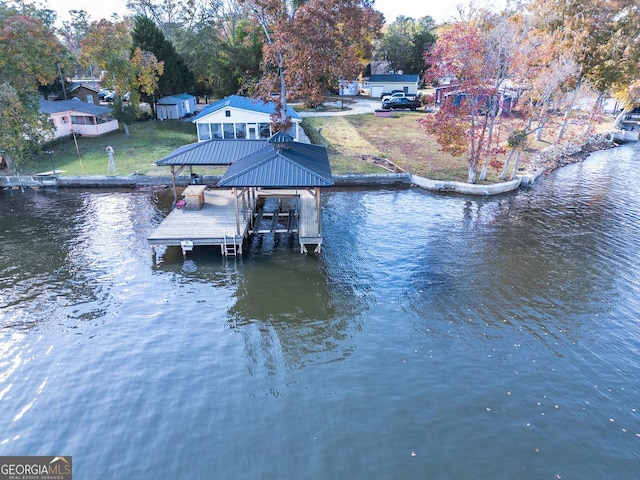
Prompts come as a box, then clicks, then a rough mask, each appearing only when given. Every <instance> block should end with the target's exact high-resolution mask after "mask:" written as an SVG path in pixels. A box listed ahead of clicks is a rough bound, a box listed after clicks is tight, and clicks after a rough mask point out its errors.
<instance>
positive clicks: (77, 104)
mask: <svg viewBox="0 0 640 480" xmlns="http://www.w3.org/2000/svg"><path fill="white" fill-rule="evenodd" d="M40 113H43V114H47V115H48V116H49V122H51V123H52V124H53V126H54V127H55V132H54V135H53V138H60V137H66V136H69V135H71V134H73V133H75V134H76V135H84V136H86V137H97V136H99V135H104V134H105V133H108V132H112V131H114V130H118V127H119V125H118V120H115V119H114V118H113V114H112V112H111V108H110V107H105V106H102V105H92V104H90V103H87V102H83V101H82V100H80V99H79V98H72V99H71V100H58V101H56V102H52V101H49V100H43V99H41V100H40ZM53 138H52V139H53Z"/></svg>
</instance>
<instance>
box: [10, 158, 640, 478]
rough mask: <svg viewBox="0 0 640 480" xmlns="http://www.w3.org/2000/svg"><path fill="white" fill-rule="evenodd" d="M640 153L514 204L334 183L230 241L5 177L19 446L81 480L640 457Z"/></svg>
mask: <svg viewBox="0 0 640 480" xmlns="http://www.w3.org/2000/svg"><path fill="white" fill-rule="evenodd" d="M639 147H640V146H625V147H621V148H617V149H615V150H611V151H607V152H601V153H598V154H595V155H593V156H592V157H591V158H590V159H588V160H587V161H585V162H584V163H581V164H578V165H573V166H569V167H566V168H564V169H562V170H560V171H558V172H556V173H555V174H553V175H551V176H549V177H547V178H545V179H543V180H541V181H540V182H539V183H538V184H536V185H535V187H534V188H532V189H530V190H526V191H520V192H518V193H516V194H510V195H505V196H500V197H498V198H486V199H485V198H471V197H460V196H449V195H439V194H432V193H429V192H425V191H421V190H419V189H403V190H384V189H380V190H375V189H374V190H334V191H331V192H327V193H326V194H325V195H324V196H323V223H324V233H325V245H324V249H323V252H322V254H321V255H320V256H302V255H300V254H298V253H297V251H298V250H297V244H296V243H295V242H294V241H290V239H289V238H288V237H287V236H281V237H277V238H274V237H273V236H265V237H264V238H262V239H261V240H260V241H256V242H254V243H253V244H252V246H251V248H250V249H249V253H248V254H246V255H245V256H244V257H243V258H239V259H237V260H235V261H234V260H233V259H232V260H229V261H227V260H225V259H223V258H221V257H220V255H219V253H218V251H217V250H215V249H206V248H201V249H199V250H196V251H195V252H193V253H192V254H190V255H189V256H188V258H187V260H186V261H183V260H182V255H181V253H180V251H179V250H177V249H168V250H167V251H166V252H164V255H163V256H162V260H163V262H162V263H160V264H159V265H158V266H156V265H154V264H153V262H152V258H151V255H150V252H149V247H148V246H147V244H146V237H147V235H148V234H149V233H150V232H151V231H152V230H153V229H154V227H155V226H156V225H157V224H158V223H159V222H160V221H161V220H162V218H164V216H165V215H166V213H167V208H168V203H167V202H168V201H170V199H168V198H167V197H166V195H165V194H163V193H158V192H152V191H146V192H143V191H136V192H115V191H109V192H101V191H94V192H81V191H73V190H59V191H37V192H34V191H26V192H25V193H22V192H20V191H19V190H17V191H13V190H6V191H3V192H0V205H1V206H2V208H0V455H73V463H74V478H78V479H98V478H100V479H116V478H118V479H120V478H127V479H157V478H167V479H168V478H180V479H363V480H365V479H367V480H368V479H514V478H522V479H556V478H563V479H605V478H606V479H630V478H638V475H639V474H640V273H639V272H640V173H639V172H640V148H639Z"/></svg>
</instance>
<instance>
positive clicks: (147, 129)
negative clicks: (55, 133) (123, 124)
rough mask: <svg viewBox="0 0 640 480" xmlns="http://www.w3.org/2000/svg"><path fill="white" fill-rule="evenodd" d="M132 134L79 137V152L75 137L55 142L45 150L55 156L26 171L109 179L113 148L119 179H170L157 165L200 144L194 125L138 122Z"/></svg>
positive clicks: (33, 162)
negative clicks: (134, 176) (109, 150)
mask: <svg viewBox="0 0 640 480" xmlns="http://www.w3.org/2000/svg"><path fill="white" fill-rule="evenodd" d="M129 131H130V136H129V137H127V136H126V135H125V133H124V131H123V130H119V131H115V132H111V133H108V134H106V135H103V136H101V137H78V138H77V146H78V148H77V149H76V142H74V140H73V138H72V137H67V138H64V139H60V140H57V141H54V142H52V143H50V144H48V145H46V146H45V148H44V150H45V152H47V151H48V152H51V153H43V154H41V155H39V156H38V157H36V158H35V159H33V160H31V161H29V162H26V163H25V164H24V165H23V167H22V170H23V171H25V172H27V173H39V172H48V171H51V170H52V169H53V167H54V166H55V170H56V172H58V173H60V172H63V173H60V174H61V175H83V174H84V175H106V174H107V166H108V161H109V155H108V154H107V152H106V148H107V146H111V147H112V148H113V150H114V155H113V158H114V160H115V164H116V168H117V171H118V175H131V174H140V175H167V174H168V170H167V169H166V168H162V167H158V166H156V164H155V162H156V161H158V160H160V159H161V158H163V157H165V156H166V155H168V154H169V153H171V152H172V151H174V150H175V149H176V148H178V147H180V146H182V145H186V144H188V143H193V142H195V141H197V137H196V128H195V125H193V124H192V123H191V122H171V121H167V122H154V121H147V122H137V123H135V124H133V125H131V126H130V127H129ZM78 153H79V155H78Z"/></svg>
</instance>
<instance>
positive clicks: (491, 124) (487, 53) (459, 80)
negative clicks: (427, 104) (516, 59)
mask: <svg viewBox="0 0 640 480" xmlns="http://www.w3.org/2000/svg"><path fill="white" fill-rule="evenodd" d="M496 38H497V37H493V39H494V40H495V39H496ZM491 39H492V37H491V36H489V35H486V34H485V35H481V33H480V31H479V30H478V29H477V28H476V27H475V26H473V25H472V24H471V23H462V22H460V23H456V24H454V25H453V26H452V27H451V28H450V29H449V30H447V31H445V32H444V33H443V34H442V35H441V36H440V37H439V38H438V41H437V42H436V44H435V46H434V47H433V48H432V49H430V50H428V51H427V52H426V53H425V61H426V63H427V66H428V68H427V70H426V72H425V81H426V82H427V83H435V82H437V81H438V80H439V79H441V78H444V77H450V78H455V79H456V83H455V87H452V88H451V89H450V90H449V92H448V93H447V95H446V97H445V100H444V101H443V103H442V105H441V106H440V109H439V110H438V112H437V113H436V114H435V115H433V116H430V117H426V118H424V119H422V120H421V124H422V126H423V128H424V129H425V131H426V132H427V133H430V134H433V135H435V136H436V138H437V140H438V143H439V144H440V146H441V147H442V149H443V150H444V151H445V152H447V153H450V154H452V155H457V156H461V155H465V154H466V155H467V157H468V162H469V169H468V177H467V181H468V182H469V183H475V182H476V181H477V180H478V179H479V180H484V178H485V176H486V167H487V165H488V164H495V162H494V161H493V160H494V159H495V157H496V156H497V155H498V154H499V153H502V152H504V148H503V147H502V146H501V145H500V143H499V142H498V139H499V134H500V130H501V126H500V125H499V124H497V123H496V119H497V117H498V115H499V113H500V110H501V107H500V86H501V83H502V82H503V81H504V79H505V78H506V72H507V70H508V64H507V59H508V55H505V54H504V49H502V48H497V47H499V46H500V45H496V43H495V42H492V41H491Z"/></svg>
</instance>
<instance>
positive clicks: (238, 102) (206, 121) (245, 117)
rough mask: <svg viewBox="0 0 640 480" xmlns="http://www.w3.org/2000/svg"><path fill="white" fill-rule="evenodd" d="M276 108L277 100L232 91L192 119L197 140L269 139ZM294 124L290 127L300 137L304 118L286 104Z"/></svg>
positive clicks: (296, 138) (291, 134)
mask: <svg viewBox="0 0 640 480" xmlns="http://www.w3.org/2000/svg"><path fill="white" fill-rule="evenodd" d="M275 112H276V103H274V102H264V101H262V100H258V99H255V98H248V97H242V96H240V95H231V96H229V97H226V98H223V99H222V100H218V101H217V102H215V103H212V104H211V105H209V106H207V107H205V108H204V109H203V110H202V111H201V112H200V113H199V114H198V115H196V116H195V118H194V119H193V120H192V121H193V123H195V124H196V127H197V130H198V141H199V142H206V141H209V140H217V139H248V140H253V139H268V138H270V137H271V135H273V134H274V133H275V132H272V131H271V115H272V114H273V113H275ZM287 115H288V116H289V117H291V120H292V122H293V125H292V127H291V128H290V129H289V130H288V131H287V134H288V135H289V136H291V137H292V138H293V139H294V140H295V141H299V139H300V136H299V129H300V123H301V122H302V118H300V116H299V115H298V114H297V113H296V112H295V111H294V110H293V109H292V108H291V107H290V106H287Z"/></svg>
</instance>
